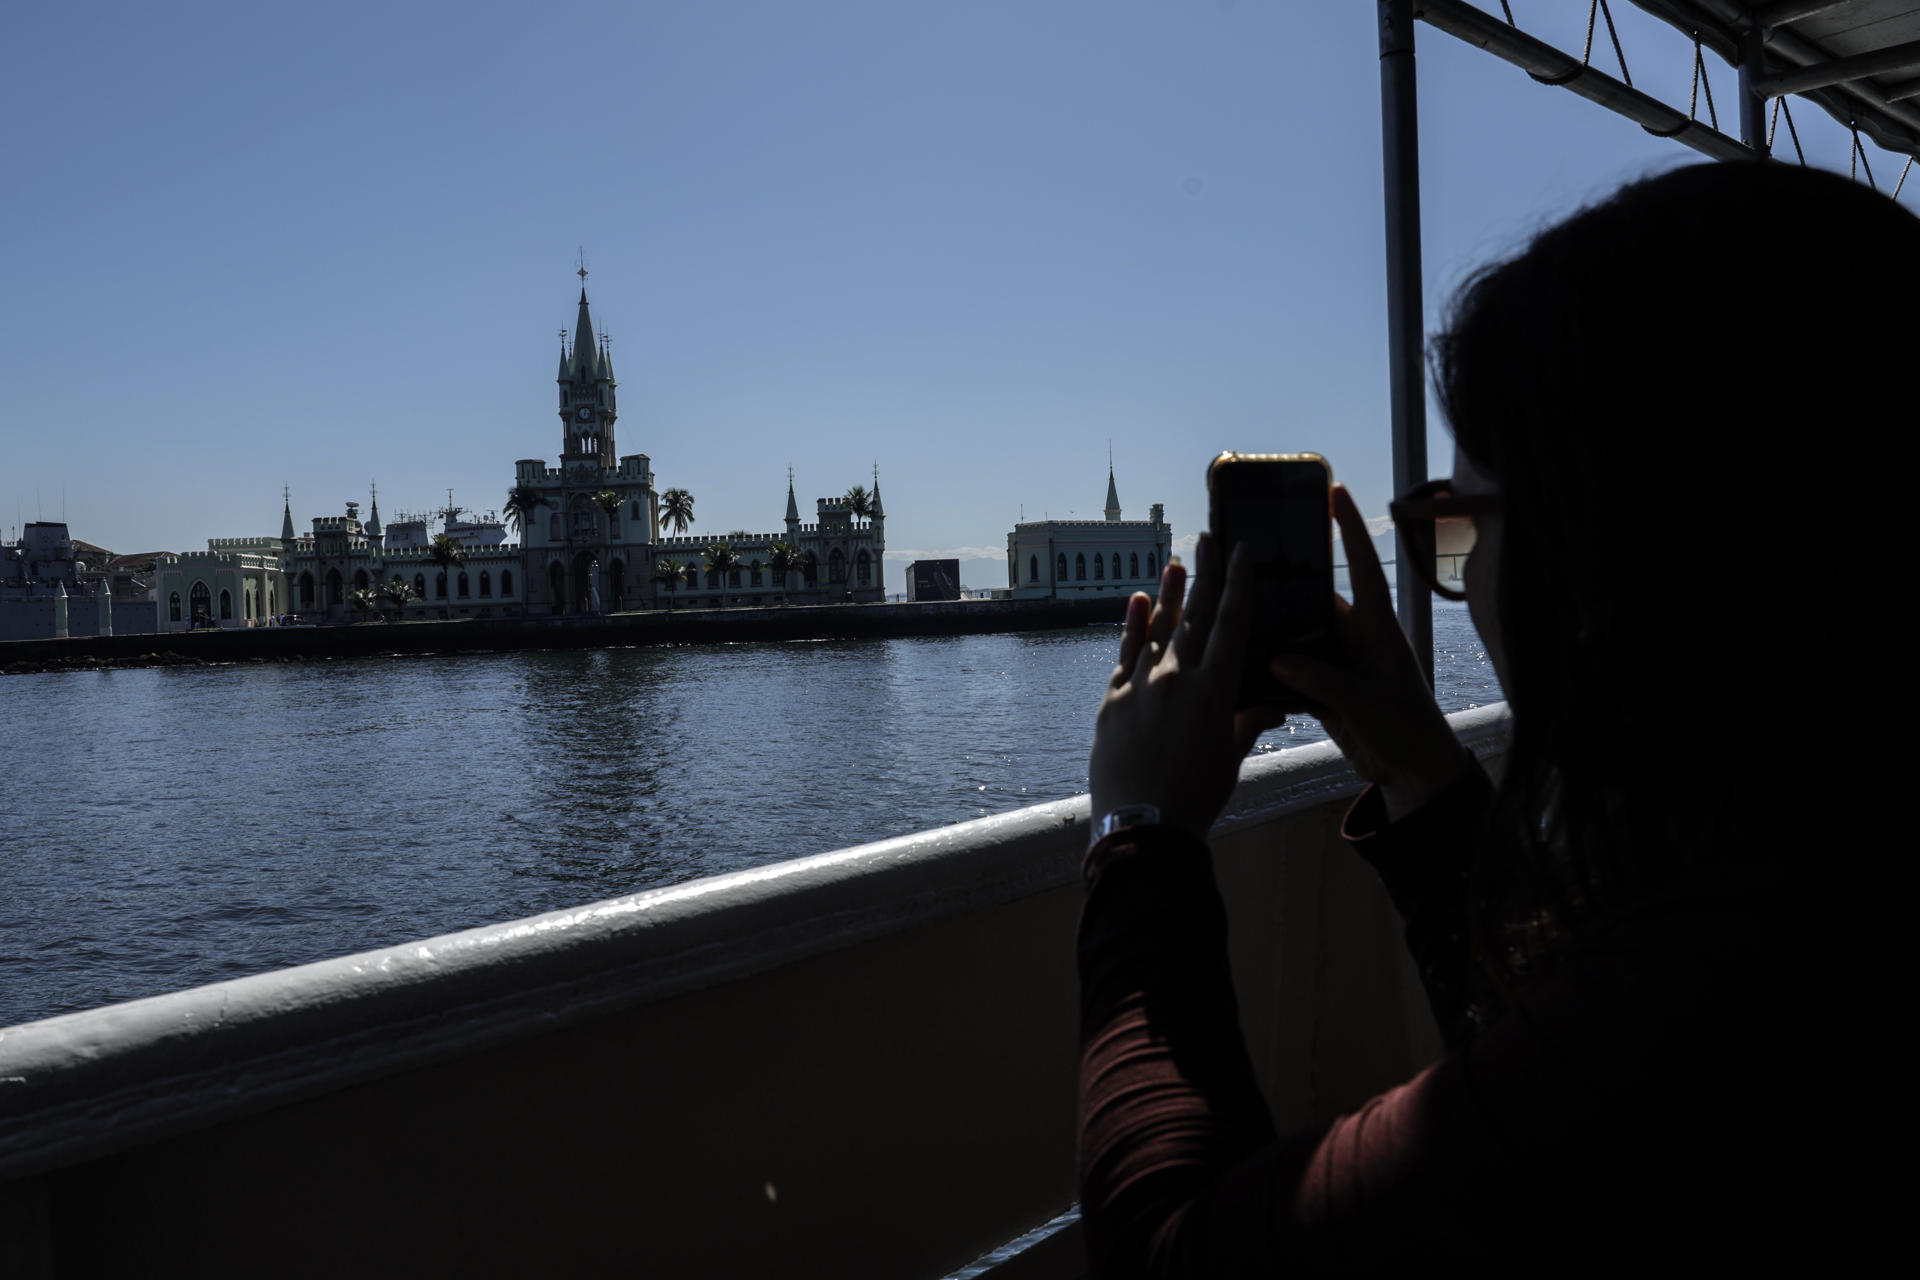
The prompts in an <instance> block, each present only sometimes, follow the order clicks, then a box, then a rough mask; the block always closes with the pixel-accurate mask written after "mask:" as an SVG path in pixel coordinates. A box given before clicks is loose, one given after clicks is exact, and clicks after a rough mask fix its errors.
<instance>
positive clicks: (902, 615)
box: [0, 595, 1126, 675]
mask: <svg viewBox="0 0 1920 1280" xmlns="http://www.w3.org/2000/svg"><path fill="white" fill-rule="evenodd" d="M1125 613H1126V600H1125V598H1124V597H1122V596H1118V595H1113V596H1104V597H1100V598H1096V599H1092V600H944V601H929V602H927V603H920V604H828V605H792V606H787V607H783V608H782V607H776V608H762V609H755V608H748V609H675V610H673V611H672V612H671V613H669V612H668V611H666V610H664V609H649V610H644V611H640V612H634V613H614V614H606V615H604V616H600V617H572V618H474V619H459V620H455V621H451V622H401V623H377V624H363V625H359V626H348V627H264V628H254V629H252V630H243V631H196V632H172V633H160V634H149V635H117V636H82V637H75V638H71V639H67V640H16V641H12V642H8V643H0V674H9V675H11V674H19V673H25V672H33V671H65V670H73V669H80V668H89V667H151V666H166V665H170V664H175V663H226V662H309V661H319V660H323V659H329V658H360V657H374V656H379V655H383V654H418V653H475V652H490V651H497V650H502V649H597V648H601V647H604V646H611V645H639V644H737V643H741V642H744V641H780V640H866V639H882V638H887V637H893V636H957V635H980V634H985V633H989V632H996V631H1047V630H1052V629H1055V628H1058V627H1080V626H1099V625H1101V624H1108V623H1118V622H1120V621H1121V619H1122V618H1123V617H1124V616H1125Z"/></svg>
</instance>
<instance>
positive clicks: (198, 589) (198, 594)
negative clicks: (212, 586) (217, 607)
mask: <svg viewBox="0 0 1920 1280" xmlns="http://www.w3.org/2000/svg"><path fill="white" fill-rule="evenodd" d="M187 605H188V607H189V609H190V611H191V613H190V616H191V618H192V621H193V623H194V624H195V625H196V626H197V625H199V624H200V623H202V622H211V621H213V592H211V591H209V590H207V584H206V583H204V582H196V583H194V584H193V588H192V589H191V590H189V591H188V592H187Z"/></svg>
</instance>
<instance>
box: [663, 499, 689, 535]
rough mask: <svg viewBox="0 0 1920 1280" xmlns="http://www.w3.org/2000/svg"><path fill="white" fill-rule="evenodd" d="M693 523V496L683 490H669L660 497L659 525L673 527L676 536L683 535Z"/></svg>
mask: <svg viewBox="0 0 1920 1280" xmlns="http://www.w3.org/2000/svg"><path fill="white" fill-rule="evenodd" d="M692 523H693V495H692V494H690V493H688V492H687V491H686V490H685V489H669V490H667V491H666V492H665V493H663V494H661V495H660V524H661V526H662V527H665V526H667V525H672V526H673V531H674V532H675V533H676V534H680V533H685V532H686V531H687V526H688V525H690V524H692Z"/></svg>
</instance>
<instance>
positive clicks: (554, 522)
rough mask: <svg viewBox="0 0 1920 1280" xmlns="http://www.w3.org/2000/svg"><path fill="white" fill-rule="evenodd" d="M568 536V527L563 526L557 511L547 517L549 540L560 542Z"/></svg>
mask: <svg viewBox="0 0 1920 1280" xmlns="http://www.w3.org/2000/svg"><path fill="white" fill-rule="evenodd" d="M566 536H567V535H566V526H565V525H563V524H561V522H560V513H559V512H558V511H556V512H554V513H553V514H552V515H550V516H548V517H547V540H548V541H549V542H558V541H560V540H561V539H562V538H564V537H566Z"/></svg>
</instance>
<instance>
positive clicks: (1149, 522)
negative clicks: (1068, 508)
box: [1007, 467, 1173, 600]
mask: <svg viewBox="0 0 1920 1280" xmlns="http://www.w3.org/2000/svg"><path fill="white" fill-rule="evenodd" d="M1105 516H1106V518H1105V519H1104V520H1029V521H1023V522H1021V523H1020V524H1016V525H1015V526H1013V532H1012V533H1009V534H1008V535H1007V586H1008V587H1009V588H1010V591H1011V594H1012V596H1013V597H1014V598H1015V599H1017V600H1028V599H1034V598H1037V597H1041V596H1059V597H1073V596H1088V595H1100V594H1102V593H1108V592H1111V593H1117V594H1121V595H1131V594H1132V593H1133V592H1135V591H1146V592H1152V591H1153V590H1154V586H1155V584H1156V583H1158V582H1159V581H1160V570H1161V569H1163V568H1165V567H1166V563H1167V555H1168V553H1169V552H1170V551H1171V550H1172V547H1173V527H1172V526H1171V525H1169V524H1168V523H1167V518H1166V507H1165V505H1164V504H1162V503H1158V502H1156V503H1154V504H1153V506H1152V507H1150V508H1149V509H1148V514H1147V518H1146V519H1145V520H1123V519H1121V511H1120V491H1119V488H1118V486H1116V485H1115V483H1114V479H1113V468H1112V467H1108V468H1107V506H1106V511H1105Z"/></svg>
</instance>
